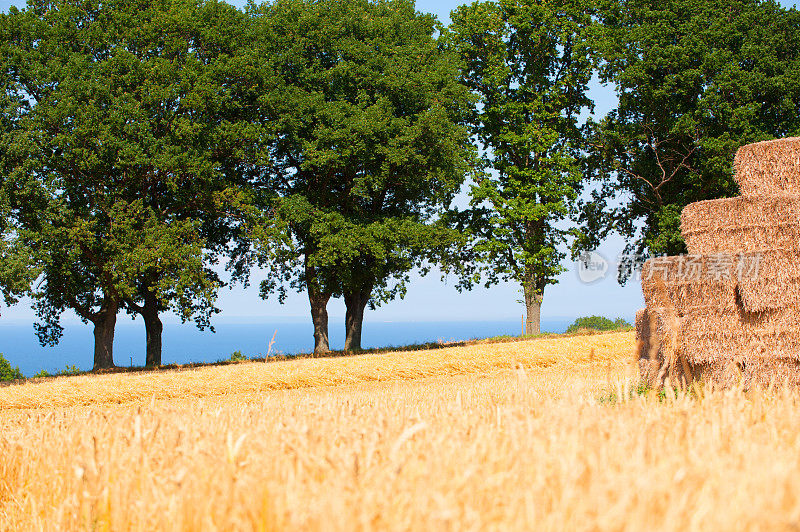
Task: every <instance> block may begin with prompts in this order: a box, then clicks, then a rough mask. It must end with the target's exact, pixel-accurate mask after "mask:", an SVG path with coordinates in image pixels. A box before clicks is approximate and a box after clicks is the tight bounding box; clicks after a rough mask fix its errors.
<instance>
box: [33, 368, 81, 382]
mask: <svg viewBox="0 0 800 532" xmlns="http://www.w3.org/2000/svg"><path fill="white" fill-rule="evenodd" d="M81 373H83V372H82V371H81V368H79V367H78V366H76V365H74V364H73V365H72V366H70V365H67V366H65V367H64V369H62V370H61V371H59V372H58V373H50V372H49V371H47V370H46V369H43V370H40V371H39V372H38V373H36V374H35V375H34V376H33V377H34V378H35V379H39V378H45V377H64V376H69V375H80V374H81Z"/></svg>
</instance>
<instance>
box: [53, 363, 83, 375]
mask: <svg viewBox="0 0 800 532" xmlns="http://www.w3.org/2000/svg"><path fill="white" fill-rule="evenodd" d="M80 373H81V369H80V368H79V367H78V366H75V365H72V366H67V367H65V368H64V369H62V370H61V371H59V372H58V375H79V374H80Z"/></svg>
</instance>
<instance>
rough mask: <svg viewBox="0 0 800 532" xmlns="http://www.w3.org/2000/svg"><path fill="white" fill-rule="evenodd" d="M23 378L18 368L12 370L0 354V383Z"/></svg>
mask: <svg viewBox="0 0 800 532" xmlns="http://www.w3.org/2000/svg"><path fill="white" fill-rule="evenodd" d="M22 378H24V377H23V376H22V372H21V371H20V370H19V367H16V368H12V367H11V363H10V362H9V361H8V360H6V357H4V356H3V353H0V381H15V380H17V379H22Z"/></svg>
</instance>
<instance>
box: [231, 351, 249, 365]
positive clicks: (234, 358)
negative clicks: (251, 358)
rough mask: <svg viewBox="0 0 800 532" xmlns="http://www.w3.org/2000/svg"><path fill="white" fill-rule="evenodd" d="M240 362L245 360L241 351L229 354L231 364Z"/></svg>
mask: <svg viewBox="0 0 800 532" xmlns="http://www.w3.org/2000/svg"><path fill="white" fill-rule="evenodd" d="M242 360H247V357H246V356H244V355H243V354H242V352H241V351H239V350H236V351H234V352H233V353H231V358H230V361H231V362H241V361H242Z"/></svg>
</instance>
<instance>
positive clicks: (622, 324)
mask: <svg viewBox="0 0 800 532" xmlns="http://www.w3.org/2000/svg"><path fill="white" fill-rule="evenodd" d="M630 327H631V324H630V323H628V322H627V321H625V320H623V319H622V318H617V319H616V320H610V319H608V318H606V317H604V316H586V317H583V318H578V319H577V320H575V322H574V323H573V324H572V325H570V326H569V327H567V332H574V331H577V330H579V329H594V330H596V331H614V330H617V329H630Z"/></svg>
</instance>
